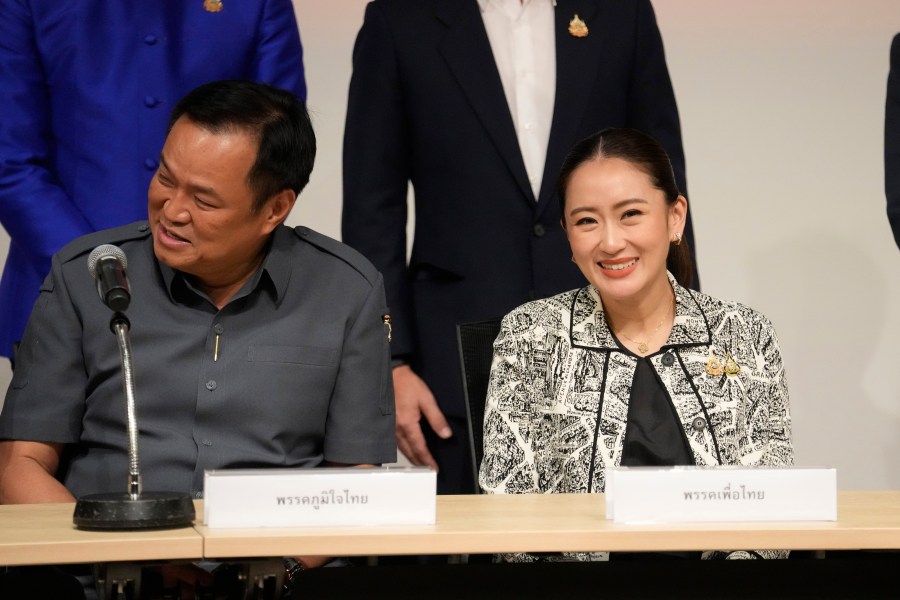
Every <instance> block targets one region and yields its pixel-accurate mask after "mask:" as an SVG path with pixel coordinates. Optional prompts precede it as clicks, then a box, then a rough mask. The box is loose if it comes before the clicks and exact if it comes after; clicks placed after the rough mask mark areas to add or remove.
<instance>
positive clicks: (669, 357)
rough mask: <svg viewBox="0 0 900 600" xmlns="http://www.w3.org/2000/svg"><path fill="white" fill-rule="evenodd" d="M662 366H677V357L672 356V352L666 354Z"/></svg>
mask: <svg viewBox="0 0 900 600" xmlns="http://www.w3.org/2000/svg"><path fill="white" fill-rule="evenodd" d="M662 364H664V365H665V366H667V367H671V366H672V365H673V364H675V357H674V356H672V353H671V352H666V353H665V354H663V356H662Z"/></svg>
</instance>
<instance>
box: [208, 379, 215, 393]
mask: <svg viewBox="0 0 900 600" xmlns="http://www.w3.org/2000/svg"><path fill="white" fill-rule="evenodd" d="M216 387H217V386H216V381H215V379H210V380H209V381H207V382H206V389H208V390H209V391H213V390H214V389H216Z"/></svg>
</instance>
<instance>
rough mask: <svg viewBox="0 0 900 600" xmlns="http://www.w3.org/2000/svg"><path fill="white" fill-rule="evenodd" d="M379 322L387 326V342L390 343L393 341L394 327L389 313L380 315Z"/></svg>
mask: <svg viewBox="0 0 900 600" xmlns="http://www.w3.org/2000/svg"><path fill="white" fill-rule="evenodd" d="M381 322H382V323H384V324H385V325H386V326H387V338H388V343H391V341H393V337H394V328H393V326H392V325H391V315H389V314H383V315H381Z"/></svg>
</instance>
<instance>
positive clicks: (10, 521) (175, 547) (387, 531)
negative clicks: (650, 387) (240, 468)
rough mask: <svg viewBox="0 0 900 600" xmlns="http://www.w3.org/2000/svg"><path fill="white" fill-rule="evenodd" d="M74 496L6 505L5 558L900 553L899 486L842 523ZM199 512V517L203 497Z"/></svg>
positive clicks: (580, 501) (865, 496)
mask: <svg viewBox="0 0 900 600" xmlns="http://www.w3.org/2000/svg"><path fill="white" fill-rule="evenodd" d="M73 508H74V507H73V505H72V504H44V505H20V506H0V565H29V564H63V563H80V562H112V561H144V560H166V559H171V560H180V559H186V560H191V559H199V558H210V559H227V558H250V557H263V556H290V555H299V554H324V555H332V556H359V555H403V554H478V553H495V552H523V551H531V552H559V551H579V550H581V551H584V550H610V551H653V550H659V551H665V550H709V549H735V548H741V549H747V548H752V549H755V550H762V549H791V550H851V549H852V550H856V549H867V550H874V549H900V492H894V491H890V492H840V493H839V495H838V520H837V521H836V522H785V523H685V524H666V525H624V524H620V523H613V522H612V521H607V520H606V519H605V516H604V502H603V496H602V495H599V494H590V495H588V494H560V495H550V494H548V495H534V496H439V497H438V499H437V522H436V523H435V524H434V525H427V526H408V527H397V526H390V527H328V528H290V529H276V528H272V529H209V528H207V527H205V526H203V525H199V524H198V525H195V526H194V527H193V528H184V529H173V530H164V531H130V532H95V531H80V530H78V529H76V528H75V527H74V526H73V525H72V512H73ZM197 514H198V515H202V514H203V508H202V504H201V503H197Z"/></svg>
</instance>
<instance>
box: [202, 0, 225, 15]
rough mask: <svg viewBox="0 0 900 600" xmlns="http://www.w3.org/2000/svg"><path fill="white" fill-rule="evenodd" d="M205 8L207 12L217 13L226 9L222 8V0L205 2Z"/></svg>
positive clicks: (206, 0)
mask: <svg viewBox="0 0 900 600" xmlns="http://www.w3.org/2000/svg"><path fill="white" fill-rule="evenodd" d="M203 8H204V9H206V11H207V12H212V13H216V12H219V11H221V10H222V9H223V8H224V7H223V6H222V0H203Z"/></svg>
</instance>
